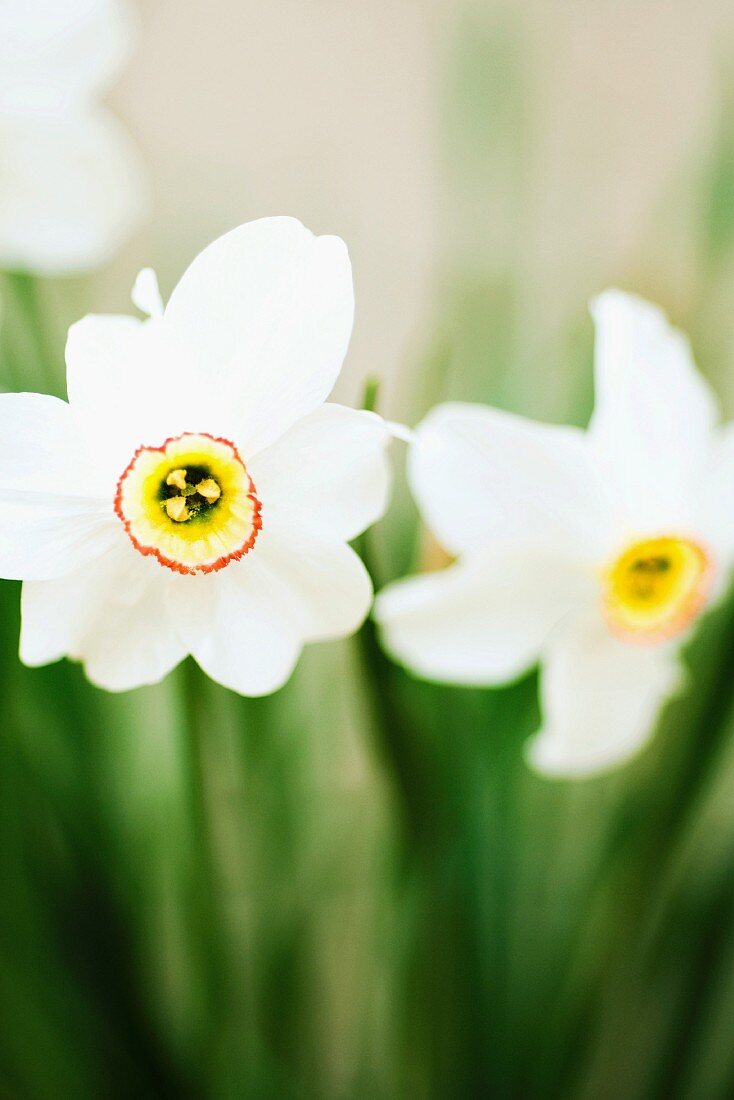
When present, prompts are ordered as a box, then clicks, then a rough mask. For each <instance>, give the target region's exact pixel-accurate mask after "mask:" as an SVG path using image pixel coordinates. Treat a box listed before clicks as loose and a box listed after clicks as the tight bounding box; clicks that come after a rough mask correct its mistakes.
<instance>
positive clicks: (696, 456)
mask: <svg viewBox="0 0 734 1100" xmlns="http://www.w3.org/2000/svg"><path fill="white" fill-rule="evenodd" d="M592 313H593V316H594V320H595V322H596V368H595V373H596V405H595V410H594V415H593V417H592V420H591V424H590V426H589V433H590V441H591V443H592V445H593V448H594V451H595V454H596V455H597V458H598V461H599V463H600V465H601V471H602V474H603V476H604V478H605V480H606V481H607V483H608V484H609V486H610V489H611V490H612V491H613V492H614V493H615V496H616V506H617V510H618V513H619V515H620V517H621V518H623V521H624V523H625V524H626V526H627V527H628V528H629V530H630V531H635V530H638V531H642V530H647V531H650V530H656V529H665V528H666V527H670V526H671V525H672V526H674V527H681V526H685V524H686V523H687V522H688V518H689V516H690V510H691V504H692V503H693V502H694V500H695V492H694V486H695V485H696V483H697V480H698V478H699V477H700V474H701V469H702V464H703V463H704V462H705V461H706V459H707V456H708V447H709V443H710V439H711V432H712V429H713V427H714V425H715V423H716V421H717V418H718V408H717V404H716V400H715V398H714V396H713V394H712V392H711V390H710V389H709V387H708V385H707V384H706V382H705V381H704V379H703V378H702V377H701V375H699V374H698V372H697V370H696V367H695V365H694V362H693V358H692V356H691V351H690V347H689V344H688V341H687V340H686V339H685V337H684V336H683V335H682V334H681V333H680V332H678V331H677V330H676V329H674V328H671V326H670V325H669V323H668V321H667V319H666V317H665V315H664V313H663V312H662V311H661V310H659V309H657V308H656V307H655V306H652V305H650V304H649V303H647V302H643V301H642V300H641V299H639V298H635V297H633V296H632V295H629V294H623V293H622V292H621V291H617V290H610V291H607V292H606V293H604V294H602V295H601V296H600V297H599V298H597V299H596V301H595V302H594V303H593V305H592Z"/></svg>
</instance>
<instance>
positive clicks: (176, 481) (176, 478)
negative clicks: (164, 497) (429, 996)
mask: <svg viewBox="0 0 734 1100" xmlns="http://www.w3.org/2000/svg"><path fill="white" fill-rule="evenodd" d="M166 485H172V486H173V487H174V489H180V490H181V492H182V493H183V492H185V491H186V471H185V470H171V472H170V474H169V475H168V477H167V478H166Z"/></svg>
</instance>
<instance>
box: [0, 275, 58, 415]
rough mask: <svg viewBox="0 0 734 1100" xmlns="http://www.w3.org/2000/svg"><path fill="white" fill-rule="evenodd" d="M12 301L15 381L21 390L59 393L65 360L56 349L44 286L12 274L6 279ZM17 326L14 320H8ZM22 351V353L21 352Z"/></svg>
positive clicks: (25, 277) (30, 278)
mask: <svg viewBox="0 0 734 1100" xmlns="http://www.w3.org/2000/svg"><path fill="white" fill-rule="evenodd" d="M5 285H6V287H7V293H8V298H9V300H10V302H12V303H13V304H14V307H15V310H14V312H15V315H16V316H17V320H18V323H17V324H15V325H14V328H15V331H16V334H17V339H16V340H15V341H14V349H15V350H14V364H13V366H14V370H13V374H14V381H15V383H16V385H20V386H21V388H25V389H31V388H35V389H37V390H39V391H46V392H53V393H55V392H57V391H58V388H59V383H60V381H61V373H60V372H61V367H62V363H63V356H62V354H61V350H59V352H58V353H57V352H56V350H55V349H54V347H53V346H52V341H51V337H50V335H49V331H48V325H47V321H46V315H45V310H44V307H43V301H42V296H41V293H40V283H39V281H38V280H37V279H36V278H35V277H34V276H32V275H27V274H24V273H21V272H10V273H8V274H6V276H5ZM8 319H9V320H10V323H11V325H13V321H12V318H10V317H9V318H8ZM19 349H20V350H19Z"/></svg>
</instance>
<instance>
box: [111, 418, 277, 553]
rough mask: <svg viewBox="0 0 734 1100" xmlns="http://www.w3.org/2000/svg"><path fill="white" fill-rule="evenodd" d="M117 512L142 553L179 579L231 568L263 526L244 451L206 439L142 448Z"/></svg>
mask: <svg viewBox="0 0 734 1100" xmlns="http://www.w3.org/2000/svg"><path fill="white" fill-rule="evenodd" d="M115 511H116V513H117V515H118V516H119V518H120V520H121V521H122V523H123V525H124V527H125V530H126V531H127V533H128V535H129V537H130V540H131V542H132V544H133V546H134V547H135V549H136V550H138V551H140V553H141V554H145V555H151V556H152V557H155V558H156V559H157V560H158V561H159V562H160V564H161V565H165V566H167V568H169V569H173V570H175V571H176V572H177V573H212V572H215V571H216V570H218V569H223V568H224V567H225V566H226V565H229V563H230V562H231V561H237V560H239V559H240V558H242V557H243V556H244V555H245V554H246V553H247V552H248V551H249V550H250V549H252V547H253V546H254V544H255V539H256V538H257V536H258V532H259V531H260V528H261V527H262V520H261V517H260V501H259V500H258V498H257V495H256V492H255V486H254V485H253V483H252V478H251V477H250V475H249V474H248V472H247V469H246V467H245V464H244V462H243V461H242V459H241V458H240V456H239V454H238V453H237V448H236V447H235V446H234V444H233V443H230V442H229V440H227V439H216V438H214V436H210V435H206V434H205V433H199V434H194V433H191V434H189V433H187V434H185V435H180V436H176V437H175V438H173V439H167V440H166V441H165V442H164V443H163V444H162V445H161V446H160V447H140V448H139V449H138V450H137V451H136V452H135V454H134V455H133V458H132V460H131V462H130V464H129V465H128V466H127V468H126V469H125V470H124V472H123V474H122V476H121V478H120V480H119V482H118V484H117V495H116V497H115Z"/></svg>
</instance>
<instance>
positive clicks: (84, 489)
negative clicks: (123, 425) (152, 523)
mask: <svg viewBox="0 0 734 1100" xmlns="http://www.w3.org/2000/svg"><path fill="white" fill-rule="evenodd" d="M0 439H2V441H3V447H4V449H5V454H6V460H7V461H6V468H5V472H4V474H3V479H2V484H1V485H0V576H2V577H6V578H12V579H25V578H38V577H44V578H45V577H54V576H60V575H62V574H63V573H66V572H68V571H69V570H70V569H73V568H75V567H76V566H78V565H79V564H80V563H82V562H84V561H88V560H90V559H91V558H93V557H95V556H96V555H97V554H98V553H101V552H103V551H104V550H105V549H106V548H107V547H108V546H109V545H110V543H111V542H112V541H114V539H115V537H119V531H118V529H117V524H116V521H115V517H114V513H113V511H112V500H111V498H109V499H105V498H103V497H99V496H98V495H97V494H96V485H95V484H94V480H93V477H92V476H91V475H92V471H91V469H90V464H89V458H88V455H87V454H86V452H85V451H84V449H83V447H82V446H81V445H80V439H79V432H78V426H77V422H76V419H75V417H74V415H73V413H72V410H71V409H70V408H69V406H68V405H67V404H66V403H65V402H64V401H59V400H57V399H56V398H55V397H46V396H44V395H42V394H35V393H21V394H2V395H0Z"/></svg>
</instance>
